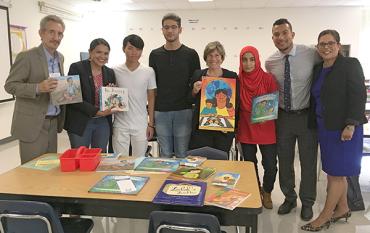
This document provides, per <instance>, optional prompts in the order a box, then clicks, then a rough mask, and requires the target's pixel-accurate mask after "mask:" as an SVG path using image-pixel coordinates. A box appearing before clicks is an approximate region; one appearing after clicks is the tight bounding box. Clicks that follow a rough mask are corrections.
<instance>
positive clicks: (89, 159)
mask: <svg viewBox="0 0 370 233" xmlns="http://www.w3.org/2000/svg"><path fill="white" fill-rule="evenodd" d="M101 151H102V149H100V148H91V149H85V150H84V151H83V152H82V153H81V154H80V155H79V157H78V159H79V160H80V171H94V170H95V169H96V167H97V166H98V165H99V163H100V159H101V155H100V154H101Z"/></svg>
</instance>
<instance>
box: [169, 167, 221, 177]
mask: <svg viewBox="0 0 370 233" xmlns="http://www.w3.org/2000/svg"><path fill="white" fill-rule="evenodd" d="M213 173H215V169H214V168H210V167H179V168H178V169H177V170H176V171H175V172H173V173H172V174H171V175H170V178H171V179H176V178H180V179H191V180H205V179H207V178H208V177H209V176H211V175H212V174H213Z"/></svg>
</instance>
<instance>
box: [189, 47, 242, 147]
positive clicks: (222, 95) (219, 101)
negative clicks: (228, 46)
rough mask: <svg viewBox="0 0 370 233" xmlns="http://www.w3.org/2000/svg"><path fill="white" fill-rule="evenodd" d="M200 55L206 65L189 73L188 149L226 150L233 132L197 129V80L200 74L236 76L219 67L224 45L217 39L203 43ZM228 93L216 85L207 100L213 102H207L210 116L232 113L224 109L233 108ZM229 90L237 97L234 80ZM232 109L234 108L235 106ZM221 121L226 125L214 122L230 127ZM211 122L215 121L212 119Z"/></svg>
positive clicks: (199, 88)
mask: <svg viewBox="0 0 370 233" xmlns="http://www.w3.org/2000/svg"><path fill="white" fill-rule="evenodd" d="M203 58H204V61H205V62H206V64H207V66H208V68H206V69H202V70H196V71H195V72H194V74H193V77H192V83H191V86H192V90H191V93H190V95H191V99H192V101H194V103H195V107H194V113H193V128H192V132H191V139H190V144H189V149H197V148H201V147H205V146H209V147H212V148H215V149H219V150H222V151H225V152H227V153H228V152H229V151H230V148H231V144H232V142H233V139H234V135H235V133H234V132H222V131H215V130H202V129H199V112H202V111H200V106H201V103H200V99H201V98H200V97H201V86H202V81H201V80H202V77H203V76H210V77H223V78H230V79H236V78H237V77H238V75H237V74H236V73H235V72H233V71H230V70H227V69H223V68H221V64H222V62H223V61H224V59H225V49H224V47H223V46H222V44H221V43H220V42H218V41H214V42H210V43H208V44H207V46H206V48H205V49H204V54H203ZM230 94H231V93H229V92H228V91H227V90H226V89H217V90H216V91H215V93H214V98H213V99H212V101H209V102H211V103H213V106H210V107H212V115H213V116H222V117H224V118H229V117H234V116H230V113H229V112H232V111H229V112H228V109H229V110H230V109H231V108H234V107H233V106H232V104H231V103H230ZM233 94H234V95H235V96H236V98H238V96H239V94H238V83H236V93H233ZM236 101H237V100H236ZM209 111H211V110H209ZM233 112H235V109H234V111H233ZM233 114H234V113H233ZM209 115H211V114H209ZM212 120H213V118H212ZM209 123H210V122H209ZM225 123H226V125H223V123H222V122H219V123H218V124H219V125H221V124H222V126H223V127H226V126H227V127H230V126H231V127H232V125H231V124H230V123H229V122H228V121H227V120H225ZM215 124H217V123H216V122H215Z"/></svg>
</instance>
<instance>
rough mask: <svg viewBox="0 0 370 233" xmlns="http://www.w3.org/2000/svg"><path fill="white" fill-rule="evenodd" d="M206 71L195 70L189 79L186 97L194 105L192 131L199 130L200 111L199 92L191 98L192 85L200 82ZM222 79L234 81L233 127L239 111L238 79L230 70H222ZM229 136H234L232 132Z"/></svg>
mask: <svg viewBox="0 0 370 233" xmlns="http://www.w3.org/2000/svg"><path fill="white" fill-rule="evenodd" d="M207 71H208V69H202V70H196V71H195V72H194V74H193V76H192V79H191V88H190V90H191V91H190V93H189V95H188V99H189V100H191V101H192V102H193V103H194V112H193V122H192V123H193V130H198V128H199V109H200V91H199V93H198V94H197V95H196V96H195V97H192V94H191V93H192V91H193V86H194V83H195V82H197V81H201V80H202V77H203V76H206V75H207ZM222 77H223V78H233V79H236V100H235V102H236V103H235V105H236V106H234V108H235V118H236V119H235V126H237V118H238V115H239V114H238V111H239V79H238V75H237V74H236V73H235V72H233V71H230V70H227V69H222ZM229 134H234V133H233V132H229Z"/></svg>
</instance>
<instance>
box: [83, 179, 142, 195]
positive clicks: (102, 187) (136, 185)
mask: <svg viewBox="0 0 370 233" xmlns="http://www.w3.org/2000/svg"><path fill="white" fill-rule="evenodd" d="M148 179H149V177H147V176H114V175H107V176H105V177H104V178H103V179H101V180H100V181H99V182H98V183H97V184H95V185H94V186H93V187H92V188H91V189H90V190H89V192H93V193H120V194H137V193H138V192H139V191H140V190H141V189H142V188H143V187H144V185H145V184H146V182H147V181H148Z"/></svg>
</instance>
